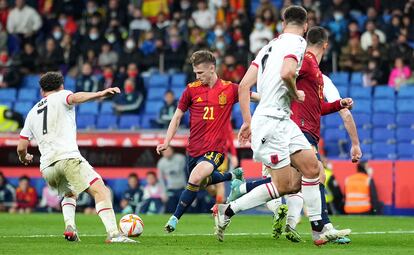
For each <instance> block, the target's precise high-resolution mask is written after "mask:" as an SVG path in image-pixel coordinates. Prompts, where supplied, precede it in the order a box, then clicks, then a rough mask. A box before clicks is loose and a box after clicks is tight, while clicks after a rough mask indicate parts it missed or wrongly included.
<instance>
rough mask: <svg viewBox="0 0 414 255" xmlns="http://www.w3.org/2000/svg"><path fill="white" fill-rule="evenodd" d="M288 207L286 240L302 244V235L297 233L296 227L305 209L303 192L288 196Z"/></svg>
mask: <svg viewBox="0 0 414 255" xmlns="http://www.w3.org/2000/svg"><path fill="white" fill-rule="evenodd" d="M286 202H287V206H288V207H289V212H288V215H287V220H286V228H285V232H286V238H287V239H288V240H289V241H291V242H295V243H297V242H300V241H301V240H302V238H301V236H300V234H299V233H298V232H297V231H296V225H297V224H298V222H299V220H300V215H301V212H302V208H303V196H302V193H301V192H298V193H296V194H290V195H287V196H286Z"/></svg>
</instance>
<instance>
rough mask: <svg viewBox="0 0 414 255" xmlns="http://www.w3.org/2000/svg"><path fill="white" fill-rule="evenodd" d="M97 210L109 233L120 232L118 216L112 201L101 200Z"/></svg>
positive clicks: (96, 206)
mask: <svg viewBox="0 0 414 255" xmlns="http://www.w3.org/2000/svg"><path fill="white" fill-rule="evenodd" d="M95 208H96V212H97V213H98V215H99V217H100V218H101V220H102V222H103V224H104V225H105V229H106V232H107V233H108V234H109V235H111V236H112V235H114V234H118V226H117V224H116V218H115V213H114V209H113V208H112V203H111V202H109V201H101V202H99V203H97V204H96V205H95Z"/></svg>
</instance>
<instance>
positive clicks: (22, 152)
mask: <svg viewBox="0 0 414 255" xmlns="http://www.w3.org/2000/svg"><path fill="white" fill-rule="evenodd" d="M29 144H30V142H29V140H27V139H24V138H20V139H19V143H18V144H17V155H18V156H19V160H20V162H22V164H24V165H28V164H30V163H32V161H33V155H31V154H29V153H27V148H28V147H29Z"/></svg>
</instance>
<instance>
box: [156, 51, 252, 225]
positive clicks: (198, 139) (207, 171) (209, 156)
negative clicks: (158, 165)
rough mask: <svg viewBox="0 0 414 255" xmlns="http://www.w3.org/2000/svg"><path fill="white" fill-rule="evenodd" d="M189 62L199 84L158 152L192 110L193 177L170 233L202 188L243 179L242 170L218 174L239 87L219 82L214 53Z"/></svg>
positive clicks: (189, 91) (185, 94) (194, 85)
mask: <svg viewBox="0 0 414 255" xmlns="http://www.w3.org/2000/svg"><path fill="white" fill-rule="evenodd" d="M190 61H191V64H192V65H193V70H194V73H195V74H196V78H197V81H195V82H192V83H190V84H188V86H187V88H186V89H185V91H184V92H183V94H182V96H181V98H180V101H179V103H178V106H177V110H176V112H175V114H174V116H173V118H172V120H171V122H170V125H169V127H168V130H167V135H166V137H165V140H164V143H163V144H159V145H158V146H157V152H158V153H160V152H161V151H164V150H165V149H166V148H167V147H168V146H169V145H170V142H171V140H172V138H173V136H174V135H175V133H176V131H177V129H178V127H179V125H180V121H181V118H182V117H183V116H184V113H185V112H186V111H187V110H189V111H190V137H189V143H188V146H187V153H188V166H187V167H188V172H189V175H190V176H189V179H188V185H187V187H186V189H185V190H184V191H183V193H182V194H181V197H180V201H179V203H178V205H177V208H176V211H175V212H174V214H173V216H171V218H170V219H169V220H168V222H167V224H166V225H165V230H166V231H167V232H172V231H174V230H175V229H176V225H177V223H178V220H179V219H180V217H181V216H182V215H183V214H184V212H185V210H186V209H187V208H188V207H189V206H190V205H191V204H192V202H193V201H194V199H195V198H196V196H197V192H198V191H199V189H200V186H201V185H202V184H203V186H204V185H210V184H215V183H220V182H224V181H230V180H232V179H236V178H237V179H242V178H243V172H242V171H241V169H240V168H238V169H235V170H234V171H233V172H227V173H224V174H222V173H220V172H218V171H217V168H218V167H219V166H220V165H221V164H222V163H223V160H224V154H225V152H226V150H227V137H228V130H227V127H228V125H229V124H230V118H231V110H232V107H233V105H234V104H235V103H237V102H238V85H237V84H234V83H232V82H229V81H224V80H221V79H219V78H218V75H217V73H216V59H215V57H214V56H213V54H212V53H211V52H209V51H204V50H203V51H197V52H194V53H193V55H192V56H191V59H190ZM255 97H257V94H255V93H252V98H253V99H255ZM256 99H257V98H256Z"/></svg>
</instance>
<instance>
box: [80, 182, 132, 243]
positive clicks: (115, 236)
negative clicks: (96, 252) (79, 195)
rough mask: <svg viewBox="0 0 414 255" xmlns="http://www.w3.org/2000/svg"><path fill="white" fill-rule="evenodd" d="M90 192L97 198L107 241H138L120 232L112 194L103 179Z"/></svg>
mask: <svg viewBox="0 0 414 255" xmlns="http://www.w3.org/2000/svg"><path fill="white" fill-rule="evenodd" d="M88 193H89V194H91V196H92V197H93V198H94V199H95V209H96V212H97V214H98V215H99V217H100V218H101V220H102V222H103V224H104V226H105V229H106V233H107V238H106V240H105V242H106V243H137V241H135V240H132V239H130V238H128V237H126V236H123V235H121V234H120V233H119V230H118V226H117V222H116V218H115V213H114V209H113V208H112V202H111V198H110V197H111V194H110V191H109V190H108V188H107V187H105V184H104V183H103V181H102V180H101V179H98V180H97V181H95V182H94V183H93V184H92V185H91V186H90V187H89V188H88Z"/></svg>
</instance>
